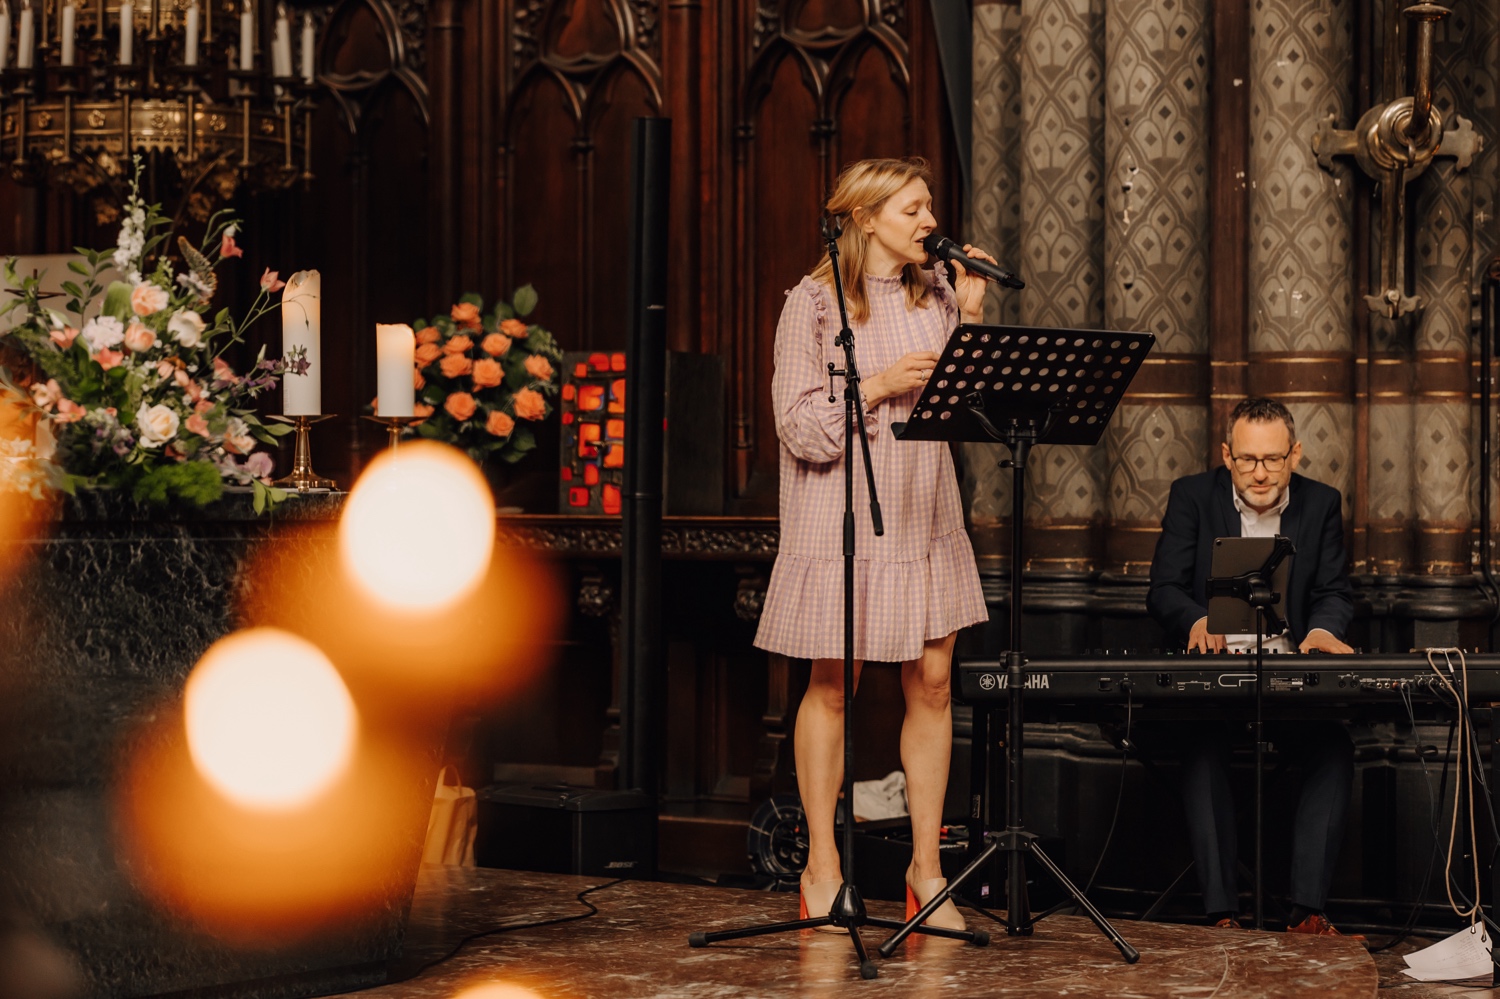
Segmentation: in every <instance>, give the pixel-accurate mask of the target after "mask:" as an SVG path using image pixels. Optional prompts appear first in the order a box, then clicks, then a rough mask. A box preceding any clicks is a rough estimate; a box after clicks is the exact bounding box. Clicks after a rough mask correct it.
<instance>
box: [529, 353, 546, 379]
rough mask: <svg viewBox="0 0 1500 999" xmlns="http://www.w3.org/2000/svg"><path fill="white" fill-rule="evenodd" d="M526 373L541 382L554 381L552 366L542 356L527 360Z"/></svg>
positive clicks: (536, 355) (533, 355) (538, 355)
mask: <svg viewBox="0 0 1500 999" xmlns="http://www.w3.org/2000/svg"><path fill="white" fill-rule="evenodd" d="M526 371H527V372H528V373H529V374H530V375H531V377H533V378H535V379H536V380H537V381H539V382H547V381H551V380H552V365H551V363H550V362H548V360H547V359H546V358H545V357H543V356H542V355H540V354H532V355H531V356H530V357H528V358H526Z"/></svg>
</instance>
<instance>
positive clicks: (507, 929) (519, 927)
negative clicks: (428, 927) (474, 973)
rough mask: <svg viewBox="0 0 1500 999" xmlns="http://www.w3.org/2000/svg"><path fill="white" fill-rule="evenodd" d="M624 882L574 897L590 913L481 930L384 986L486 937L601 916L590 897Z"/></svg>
mask: <svg viewBox="0 0 1500 999" xmlns="http://www.w3.org/2000/svg"><path fill="white" fill-rule="evenodd" d="M624 880H625V878H615V879H614V880H613V881H606V882H604V884H602V885H594V887H592V888H585V889H584V890H583V891H581V892H579V893H578V894H577V895H576V896H574V897H575V898H577V899H578V901H580V902H582V903H583V905H584V906H585V907H586V908H587V909H588V910H589V911H588V912H579V913H575V914H573V915H571V916H557V917H555V918H553V919H538V920H536V921H534V922H530V923H514V924H511V925H509V926H497V927H494V928H493V929H488V930H480V931H479V932H478V933H470V934H469V935H468V936H466V937H464V938H463V939H462V940H460V941H458V943H456V944H454V945H453V947H452V948H451V949H450V950H449V951H448V953H446V954H444V955H443V956H442V957H438V958H434V959H432V960H431V961H428V962H427V963H425V964H422V965H420V966H418V967H417V968H416V969H415V970H414V971H412V972H411V973H410V974H409V975H407V976H406V977H405V978H399V979H397V980H396V981H393V982H386V983H384V984H386V985H400V984H401V983H402V982H409V981H411V980H412V979H413V978H416V977H417V976H418V975H420V974H422V973H423V972H424V971H429V970H431V969H432V968H435V967H437V966H438V965H440V964H442V963H443V962H444V961H449V960H452V959H453V958H454V957H455V956H457V955H458V952H459V951H461V950H463V949H464V948H465V947H467V946H469V944H471V943H473V942H474V941H476V940H483V939H484V938H485V937H493V936H499V935H500V934H502V933H513V932H515V931H516V930H535V929H539V928H541V927H543V926H557V925H559V924H561V923H576V922H577V921H578V920H580V919H588V918H589V917H590V916H596V915H598V914H599V907H598V906H596V905H595V904H594V903H592V902H590V901H589V900H588V896H589V895H592V894H593V893H594V892H596V891H603V890H604V889H606V888H613V887H614V886H615V885H617V884H619V883H620V882H622V881H624Z"/></svg>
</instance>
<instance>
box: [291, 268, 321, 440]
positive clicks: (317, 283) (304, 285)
mask: <svg viewBox="0 0 1500 999" xmlns="http://www.w3.org/2000/svg"><path fill="white" fill-rule="evenodd" d="M322 321H323V279H322V276H321V275H320V274H318V272H317V271H298V272H297V273H295V274H293V275H292V276H291V277H289V278H287V279H286V289H285V290H284V291H283V292H282V293H281V356H282V357H284V358H287V357H290V356H291V354H292V352H293V351H294V350H296V349H297V348H298V347H301V348H302V349H303V350H304V351H306V353H307V372H306V373H305V374H301V375H294V374H292V373H291V372H288V373H287V374H286V375H285V376H284V377H283V379H282V382H281V391H282V395H281V412H282V415H284V416H318V415H320V414H321V413H322V412H323V370H322V358H321V357H320V356H319V353H320V351H319V346H320V344H321V342H322Z"/></svg>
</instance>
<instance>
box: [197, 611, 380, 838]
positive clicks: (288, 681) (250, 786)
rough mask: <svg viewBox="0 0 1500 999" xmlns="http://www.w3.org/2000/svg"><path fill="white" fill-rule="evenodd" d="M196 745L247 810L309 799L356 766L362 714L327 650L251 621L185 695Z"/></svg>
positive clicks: (212, 779) (202, 765)
mask: <svg viewBox="0 0 1500 999" xmlns="http://www.w3.org/2000/svg"><path fill="white" fill-rule="evenodd" d="M183 714H184V723H185V725H186V730H187V743H188V752H189V754H190V755H191V756H192V759H193V763H194V764H195V765H196V766H197V768H198V771H199V773H201V774H202V775H203V776H204V778H206V779H207V780H208V782H209V783H210V784H212V785H213V786H214V787H215V788H216V789H218V791H219V792H220V793H222V794H223V795H224V796H225V797H227V798H229V799H230V800H232V801H234V802H236V803H237V804H239V805H242V806H245V807H247V808H258V809H270V810H283V809H288V808H297V807H300V806H302V805H305V804H307V803H308V802H309V801H311V800H312V799H314V798H316V797H317V796H318V795H319V794H321V793H323V792H324V791H326V790H327V789H328V787H329V785H331V784H332V783H333V782H334V781H335V780H337V779H338V778H339V777H340V776H341V775H342V774H343V773H344V771H345V770H346V769H347V768H348V765H349V759H350V757H351V756H352V755H353V751H354V741H355V732H356V728H357V715H356V713H355V710H354V701H353V699H351V698H350V696H349V691H348V689H347V688H346V687H345V686H344V681H343V680H342V679H340V678H339V675H338V672H337V671H336V670H335V669H334V668H333V664H332V663H330V662H329V661H328V657H327V656H325V655H324V654H323V653H322V652H320V651H319V650H318V648H317V646H315V645H313V644H312V643H311V642H309V641H307V640H306V639H302V638H298V637H297V636H296V635H293V634H291V633H289V632H285V631H280V630H278V629H275V628H252V629H250V630H248V631H241V632H236V633H234V634H232V635H230V636H228V637H227V638H222V639H220V640H219V641H217V642H215V643H214V644H213V645H212V646H211V647H210V648H209V650H208V651H207V652H205V653H204V654H203V658H202V659H200V660H198V664H197V666H195V667H194V668H193V672H192V675H191V676H189V677H188V681H187V687H186V689H185V691H184V693H183Z"/></svg>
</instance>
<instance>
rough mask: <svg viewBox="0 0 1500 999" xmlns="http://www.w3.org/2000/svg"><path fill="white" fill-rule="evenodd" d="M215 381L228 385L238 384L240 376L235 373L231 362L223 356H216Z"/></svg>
mask: <svg viewBox="0 0 1500 999" xmlns="http://www.w3.org/2000/svg"><path fill="white" fill-rule="evenodd" d="M214 381H219V382H223V383H224V384H226V385H238V384H239V383H240V376H239V375H237V374H235V373H234V369H233V368H231V367H230V366H229V362H228V361H226V360H224V358H222V357H216V358H214Z"/></svg>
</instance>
